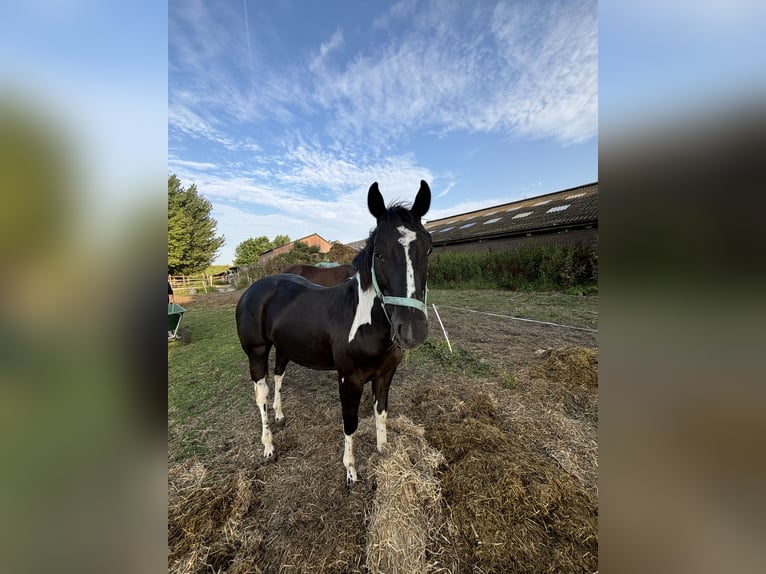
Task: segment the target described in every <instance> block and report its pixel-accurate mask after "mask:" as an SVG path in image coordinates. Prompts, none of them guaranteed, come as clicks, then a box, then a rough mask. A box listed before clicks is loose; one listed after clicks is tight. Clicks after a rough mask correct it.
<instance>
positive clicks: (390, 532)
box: [366, 416, 453, 574]
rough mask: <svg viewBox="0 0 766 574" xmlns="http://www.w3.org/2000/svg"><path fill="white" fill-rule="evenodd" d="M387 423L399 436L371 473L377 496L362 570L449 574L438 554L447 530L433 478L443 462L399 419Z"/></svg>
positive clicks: (422, 433)
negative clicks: (364, 565) (440, 573)
mask: <svg viewBox="0 0 766 574" xmlns="http://www.w3.org/2000/svg"><path fill="white" fill-rule="evenodd" d="M391 423H393V424H392V425H389V426H390V427H393V428H394V429H396V430H397V431H398V435H399V436H397V438H396V439H395V440H394V441H393V444H392V445H391V446H390V447H389V448H388V449H387V451H386V452H385V453H384V454H383V455H382V456H380V459H379V460H378V461H376V464H375V466H374V469H373V474H374V477H375V481H376V484H377V490H376V492H375V499H374V501H373V505H372V515H371V519H370V524H369V528H368V531H367V560H366V565H367V568H368V570H369V571H370V572H384V573H389V574H399V573H401V574H406V573H411V574H424V573H426V572H437V571H444V570H447V571H449V568H448V567H445V565H444V564H443V563H442V554H443V552H441V551H440V549H442V548H443V547H444V541H447V540H448V538H447V536H448V535H449V533H450V531H451V530H453V528H450V523H448V521H447V520H446V518H445V515H444V513H443V508H442V496H441V486H440V484H439V480H438V479H437V478H436V469H437V468H438V467H439V466H440V465H441V464H442V463H443V462H444V457H443V456H442V455H441V453H440V452H439V451H438V450H436V449H434V448H433V447H431V446H430V445H429V444H428V442H427V441H426V439H425V431H424V429H423V427H421V426H418V425H415V424H413V423H412V421H410V420H409V419H408V418H406V417H403V416H402V417H397V418H395V419H392V421H391Z"/></svg>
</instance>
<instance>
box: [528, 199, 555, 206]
mask: <svg viewBox="0 0 766 574" xmlns="http://www.w3.org/2000/svg"><path fill="white" fill-rule="evenodd" d="M550 202H551V200H550V199H543V200H542V201H538V202H537V203H533V204H532V207H537V206H538V205H545V204H546V203H550Z"/></svg>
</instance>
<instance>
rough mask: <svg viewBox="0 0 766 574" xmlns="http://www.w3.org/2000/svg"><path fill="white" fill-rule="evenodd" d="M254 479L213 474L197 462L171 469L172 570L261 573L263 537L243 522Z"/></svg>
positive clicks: (241, 474)
mask: <svg viewBox="0 0 766 574" xmlns="http://www.w3.org/2000/svg"><path fill="white" fill-rule="evenodd" d="M253 486H254V485H253V482H252V480H248V479H247V478H246V477H245V474H244V472H243V471H239V472H238V473H237V474H236V475H231V474H227V473H218V474H216V473H214V472H211V471H210V469H209V468H207V467H205V466H204V465H203V464H202V463H201V462H199V461H198V460H193V461H191V462H187V463H184V464H180V465H176V466H173V467H171V468H170V469H168V567H169V570H170V571H172V572H176V573H178V574H191V573H196V572H207V571H209V570H208V568H209V567H210V568H213V569H214V571H218V569H219V568H221V567H224V566H225V567H226V571H227V572H230V573H232V574H235V573H236V574H244V573H246V572H260V571H261V570H260V568H259V567H258V565H257V564H256V563H255V556H256V553H255V552H254V550H255V549H256V548H257V547H258V545H259V544H260V542H261V539H262V537H261V536H260V535H259V533H258V531H257V530H253V529H252V528H250V527H249V526H250V525H248V524H246V522H245V521H244V517H245V515H246V513H247V512H248V511H249V510H250V507H251V506H252V504H253V500H254V490H253Z"/></svg>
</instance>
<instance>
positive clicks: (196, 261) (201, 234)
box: [168, 174, 224, 275]
mask: <svg viewBox="0 0 766 574" xmlns="http://www.w3.org/2000/svg"><path fill="white" fill-rule="evenodd" d="M212 209H213V206H212V204H211V203H210V202H209V201H208V200H207V199H205V198H204V197H202V196H201V195H200V194H199V193H198V192H197V186H196V185H195V184H192V185H191V186H190V187H189V188H188V189H185V188H184V187H183V186H182V185H181V181H180V180H179V179H178V177H177V176H176V175H175V174H174V175H171V176H168V272H169V273H170V274H172V275H193V274H195V273H201V272H202V271H204V270H205V269H206V268H207V267H208V266H209V265H210V263H211V262H212V261H213V259H214V258H215V256H216V254H217V253H218V250H219V249H220V248H221V247H222V246H223V243H224V238H223V236H220V237H218V236H216V234H215V232H216V226H217V223H216V221H215V219H213V217H212V216H211V215H210V212H211V211H212Z"/></svg>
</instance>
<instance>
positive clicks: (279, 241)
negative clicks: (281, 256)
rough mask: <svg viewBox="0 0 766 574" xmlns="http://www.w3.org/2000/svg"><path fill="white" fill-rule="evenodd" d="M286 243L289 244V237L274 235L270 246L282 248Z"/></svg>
mask: <svg viewBox="0 0 766 574" xmlns="http://www.w3.org/2000/svg"><path fill="white" fill-rule="evenodd" d="M288 243H290V236H289V235H275V236H274V239H273V240H272V242H271V246H272V247H282V246H283V245H287V244H288Z"/></svg>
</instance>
